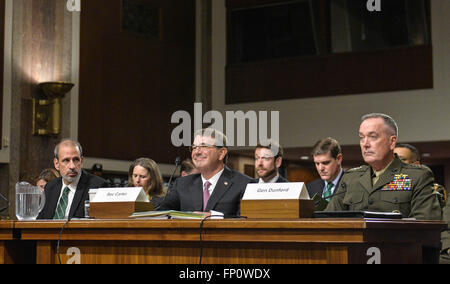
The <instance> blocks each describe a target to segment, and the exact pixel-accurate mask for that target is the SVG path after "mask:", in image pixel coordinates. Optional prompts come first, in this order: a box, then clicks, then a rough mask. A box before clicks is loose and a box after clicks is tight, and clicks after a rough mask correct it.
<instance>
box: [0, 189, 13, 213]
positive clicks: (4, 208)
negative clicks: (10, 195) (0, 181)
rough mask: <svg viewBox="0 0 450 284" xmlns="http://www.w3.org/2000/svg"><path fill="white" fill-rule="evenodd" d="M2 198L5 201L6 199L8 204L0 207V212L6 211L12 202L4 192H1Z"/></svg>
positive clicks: (0, 196)
mask: <svg viewBox="0 0 450 284" xmlns="http://www.w3.org/2000/svg"><path fill="white" fill-rule="evenodd" d="M0 198H1V199H3V200H4V201H6V203H8V205H6V206H5V207H3V208H1V209H0V213H1V212H3V211H5V210H6V209H8V208H9V206H10V205H11V203H10V202H9V200H8V199H7V198H6V197H5V196H4V195H3V194H1V193H0Z"/></svg>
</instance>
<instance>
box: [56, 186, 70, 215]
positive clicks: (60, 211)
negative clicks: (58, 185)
mask: <svg viewBox="0 0 450 284" xmlns="http://www.w3.org/2000/svg"><path fill="white" fill-rule="evenodd" d="M69 192H70V189H69V188H68V187H67V186H66V187H65V188H64V191H63V194H62V195H61V197H60V198H59V202H58V207H56V211H55V216H54V217H53V219H55V220H62V219H64V217H65V216H66V208H67V204H68V203H69Z"/></svg>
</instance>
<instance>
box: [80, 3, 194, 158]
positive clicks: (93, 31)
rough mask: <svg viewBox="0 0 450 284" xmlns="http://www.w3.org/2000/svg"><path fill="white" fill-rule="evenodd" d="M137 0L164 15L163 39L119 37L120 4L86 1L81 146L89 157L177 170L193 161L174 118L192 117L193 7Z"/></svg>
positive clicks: (83, 38) (81, 70)
mask: <svg viewBox="0 0 450 284" xmlns="http://www.w3.org/2000/svg"><path fill="white" fill-rule="evenodd" d="M133 1H135V2H137V3H140V4H143V5H146V6H148V7H152V8H156V9H159V13H160V25H159V26H160V32H159V35H160V36H159V38H155V37H149V36H143V35H139V34H134V33H131V32H128V31H124V30H122V28H121V13H122V6H121V3H122V1H121V0H113V1H108V4H107V5H105V1H104V0H89V1H84V2H83V6H82V10H83V12H82V14H81V35H80V36H81V43H80V58H81V59H80V112H79V141H80V142H81V143H82V145H83V146H84V149H85V155H86V156H88V157H101V158H109V159H118V160H134V159H136V158H138V157H144V156H145V157H149V158H152V159H154V160H155V161H156V162H158V163H170V164H172V163H173V161H174V160H175V157H176V156H181V157H186V156H188V155H189V154H188V152H187V149H186V148H175V147H174V146H172V143H171V132H172V129H174V128H175V127H176V126H177V125H175V124H171V116H172V114H173V113H174V112H176V111H178V110H186V111H189V112H190V113H191V114H192V113H193V106H194V97H195V1H193V0H139V1H137V0H133ZM192 118H193V116H192ZM192 122H193V121H192Z"/></svg>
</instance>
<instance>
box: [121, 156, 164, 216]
mask: <svg viewBox="0 0 450 284" xmlns="http://www.w3.org/2000/svg"><path fill="white" fill-rule="evenodd" d="M128 186H133V187H143V188H144V191H145V193H146V194H147V196H148V198H149V199H150V201H151V202H152V203H153V206H154V207H155V208H158V207H159V205H160V204H161V202H162V201H163V200H164V196H165V194H166V190H165V189H164V186H163V179H162V176H161V172H160V171H159V168H158V165H157V164H156V163H155V161H153V160H152V159H149V158H139V159H137V160H135V161H134V162H133V163H132V164H131V165H130V169H129V170H128Z"/></svg>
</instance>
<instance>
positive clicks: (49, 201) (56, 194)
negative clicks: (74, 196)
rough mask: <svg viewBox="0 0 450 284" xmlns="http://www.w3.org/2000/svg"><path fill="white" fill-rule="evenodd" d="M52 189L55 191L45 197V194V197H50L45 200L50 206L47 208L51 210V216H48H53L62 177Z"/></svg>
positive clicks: (59, 193)
mask: <svg viewBox="0 0 450 284" xmlns="http://www.w3.org/2000/svg"><path fill="white" fill-rule="evenodd" d="M54 189H55V193H52V194H50V195H49V197H47V195H46V196H45V197H46V198H51V199H50V200H48V201H46V202H48V204H51V206H52V207H51V208H49V209H50V212H52V213H51V214H52V216H49V218H53V216H54V215H55V211H56V207H57V206H58V201H59V196H60V195H61V189H62V178H59V180H58V182H57V183H56V184H55V187H54Z"/></svg>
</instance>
